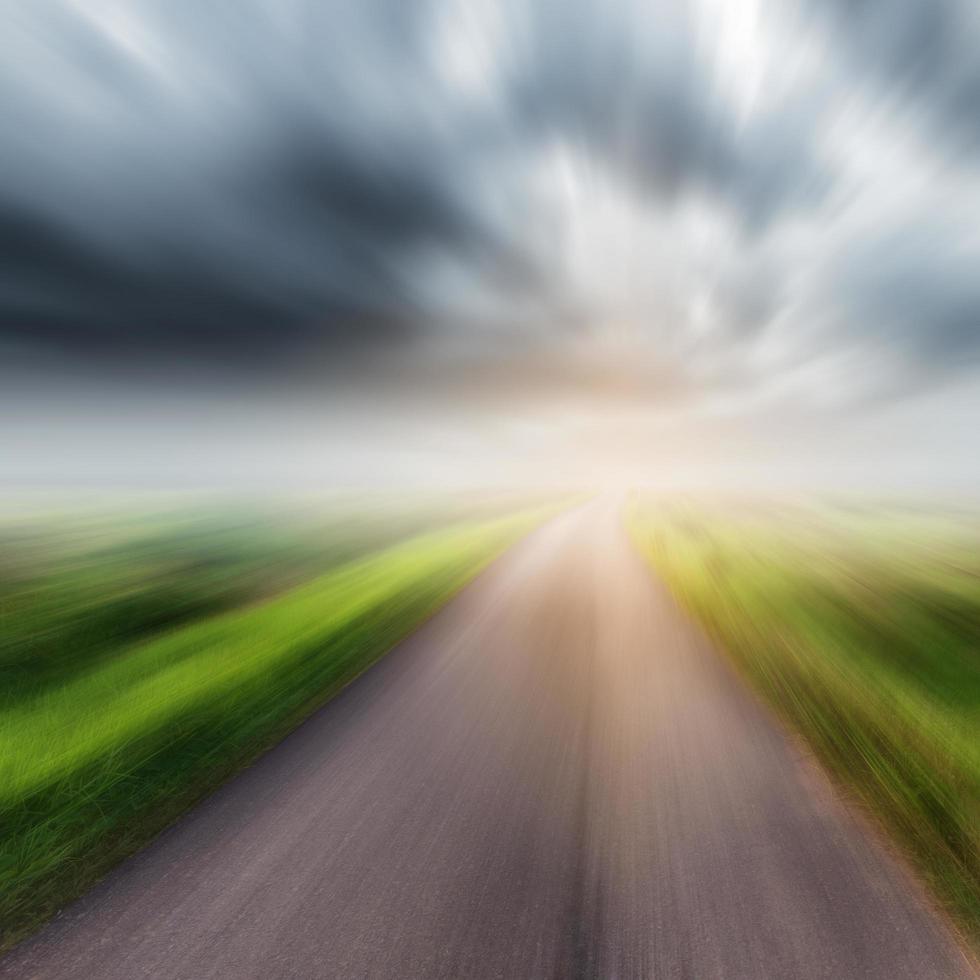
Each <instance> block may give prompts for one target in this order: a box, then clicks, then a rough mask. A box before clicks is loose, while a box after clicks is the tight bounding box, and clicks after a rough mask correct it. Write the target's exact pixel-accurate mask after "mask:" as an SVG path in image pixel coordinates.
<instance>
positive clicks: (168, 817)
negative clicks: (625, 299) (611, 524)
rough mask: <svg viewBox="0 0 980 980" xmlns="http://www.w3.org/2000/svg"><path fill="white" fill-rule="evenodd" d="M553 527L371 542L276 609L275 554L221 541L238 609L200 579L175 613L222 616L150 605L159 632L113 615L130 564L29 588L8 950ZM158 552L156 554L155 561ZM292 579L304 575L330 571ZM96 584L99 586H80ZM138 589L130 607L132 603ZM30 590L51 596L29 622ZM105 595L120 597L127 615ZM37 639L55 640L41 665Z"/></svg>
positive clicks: (13, 590) (5, 866) (16, 650)
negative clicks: (515, 550)
mask: <svg viewBox="0 0 980 980" xmlns="http://www.w3.org/2000/svg"><path fill="white" fill-rule="evenodd" d="M546 513H548V511H547V510H546V509H542V508H535V509H532V510H525V511H522V512H518V513H516V514H512V515H511V516H507V517H496V518H487V517H481V518H473V519H470V520H468V521H462V522H458V523H456V524H454V525H452V526H449V527H447V528H444V529H441V530H436V531H430V532H427V533H423V534H416V535H414V536H411V537H408V538H407V539H406V540H403V541H401V542H400V543H398V544H395V545H393V546H391V547H388V548H383V549H381V550H379V549H378V547H377V544H378V542H377V541H374V542H372V544H373V547H371V548H367V549H366V550H367V551H368V553H367V554H366V555H363V556H361V557H355V558H351V554H352V552H356V551H358V550H365V549H364V548H361V549H358V548H353V549H351V548H341V549H340V551H341V552H342V553H343V554H344V556H345V557H346V559H347V560H343V561H340V562H339V564H338V563H337V562H333V564H332V567H331V568H330V569H329V570H328V571H326V572H324V573H323V574H319V575H316V576H314V577H312V578H309V579H308V580H307V581H305V582H304V583H303V584H301V585H298V586H295V587H293V588H291V589H288V590H287V591H285V592H281V593H280V594H277V595H275V596H274V597H272V598H266V599H264V600H263V601H258V600H257V599H256V597H260V596H261V595H262V593H263V590H262V588H260V587H258V585H256V584H255V581H253V579H255V576H256V575H257V573H258V569H259V567H265V568H268V563H269V560H270V554H274V553H279V552H277V549H276V547H274V546H272V545H270V544H269V542H265V544H264V545H263V546H262V547H258V548H256V547H254V544H255V543H254V541H253V543H252V544H253V548H252V551H250V552H249V553H248V556H247V557H246V558H245V559H243V558H242V556H241V555H240V554H239V555H238V557H237V558H235V559H234V560H232V559H230V557H229V556H230V555H231V554H233V553H235V552H236V549H235V548H233V547H231V546H230V544H229V543H228V542H227V541H225V542H223V543H222V545H221V547H217V548H212V549H210V553H213V554H215V555H222V556H223V557H222V558H221V561H219V565H223V566H224V571H225V572H226V573H228V572H230V567H229V566H234V567H235V568H237V569H238V573H240V574H231V575H230V577H231V578H232V579H235V580H236V581H237V582H238V585H237V586H236V589H233V590H232V592H233V596H232V597H229V596H227V595H225V594H224V593H222V592H221V590H220V588H218V587H217V586H215V588H216V589H217V592H215V591H214V590H211V591H209V587H208V585H207V583H208V582H211V581H212V580H211V578H210V574H211V573H210V572H209V573H208V575H207V576H205V579H203V580H202V579H200V578H195V576H194V574H190V575H189V577H188V578H187V580H186V581H184V582H181V583H179V585H180V589H182V590H183V591H181V592H180V593H179V595H180V596H183V595H184V594H185V593H186V595H187V596H189V597H190V600H193V599H194V598H195V597H199V596H200V595H201V594H202V593H203V594H204V595H206V596H207V597H208V601H206V602H203V603H197V604H195V603H194V602H193V601H188V603H187V604H186V605H183V601H184V600H183V599H182V598H181V599H178V600H176V601H175V602H174V603H171V602H170V598H169V597H170V593H167V592H166V591H164V592H163V593H154V596H155V601H154V602H153V603H149V604H148V608H150V610H151V611H150V614H149V615H148V616H142V612H143V610H144V607H143V606H139V605H138V606H137V608H136V610H135V611H134V610H133V609H132V608H130V609H129V610H128V612H127V614H126V615H125V616H120V615H117V614H116V608H115V607H116V604H117V600H118V599H119V597H120V596H125V595H133V594H135V595H137V596H140V595H143V594H144V592H145V587H146V582H145V581H144V578H143V575H142V573H139V574H135V576H134V572H133V561H134V560H133V552H132V548H131V547H128V550H127V549H124V552H125V558H124V559H123V560H122V561H121V563H120V567H119V568H118V569H116V570H115V572H113V571H112V570H111V569H109V568H107V567H106V566H105V564H104V563H103V562H102V561H101V559H99V560H94V559H93V558H92V552H91V550H90V549H89V550H86V549H69V550H70V551H72V555H71V556H69V555H67V554H66V553H65V550H64V548H61V549H60V550H58V553H57V554H56V555H54V556H53V557H52V558H50V560H49V561H46V562H41V563H40V564H41V566H42V568H41V569H38V568H34V569H33V570H32V572H31V574H32V575H34V576H35V577H34V578H31V575H28V576H27V577H26V579H25V578H24V575H23V570H21V571H20V572H18V574H17V575H16V576H14V579H16V580H17V581H18V582H19V583H20V584H19V585H17V587H13V586H11V585H10V582H9V581H8V583H7V584H8V589H7V593H8V601H7V608H6V610H5V611H4V612H3V617H4V621H5V624H7V623H9V624H10V625H11V626H12V627H13V628H12V630H7V628H6V625H5V630H4V636H5V650H4V651H3V652H4V654H5V656H6V657H7V663H8V666H11V665H12V667H11V676H12V677H13V678H14V683H13V684H12V686H11V687H10V689H9V690H8V692H7V694H6V695H5V696H4V698H3V700H2V702H0V828H2V835H0V924H2V939H0V948H5V947H7V946H9V945H11V944H12V943H13V942H15V941H17V940H18V939H19V938H22V937H23V936H24V935H26V934H27V933H29V932H30V931H31V930H32V929H34V928H36V926H37V925H38V924H39V923H40V922H41V921H43V920H44V919H45V918H47V917H48V916H50V915H51V914H52V913H53V912H54V911H56V910H57V909H58V908H59V907H61V906H62V905H63V904H64V903H65V902H66V901H67V900H69V899H71V898H73V897H75V896H77V895H78V894H80V893H81V892H82V891H84V890H85V889H86V888H87V887H88V886H89V885H90V884H91V883H92V882H93V881H94V880H95V879H96V878H97V877H99V876H100V875H101V874H103V873H104V872H105V871H106V870H108V869H109V868H110V867H111V866H112V865H113V864H115V863H116V862H117V861H118V860H120V859H121V858H122V857H124V856H126V855H127V854H130V853H132V852H133V851H135V850H137V849H138V848H139V847H141V846H143V845H144V844H145V843H146V842H147V841H148V840H150V839H151V838H152V837H153V836H154V835H155V834H156V833H157V832H159V831H160V830H161V829H162V828H163V827H165V826H166V825H168V824H169V823H170V822H172V821H173V820H174V819H175V818H176V817H177V816H178V815H179V814H180V813H181V812H182V811H184V810H185V809H186V808H187V807H188V806H190V805H191V804H193V803H194V802H195V801H196V800H198V799H200V798H201V796H202V795H204V794H205V793H206V792H208V791H209V790H211V789H213V788H214V787H215V786H216V785H217V784H218V783H219V782H221V781H222V780H223V779H225V778H227V777H228V776H229V775H231V774H233V773H234V772H235V771H236V770H238V769H240V768H241V767H242V766H243V765H246V764H247V763H248V762H249V761H250V760H252V759H254V758H255V757H256V755H257V754H259V753H260V752H261V751H263V750H264V749H266V748H268V747H269V746H270V745H272V744H274V743H275V742H276V741H277V740H278V739H279V738H281V737H282V736H283V735H284V734H285V733H286V732H288V731H289V730H290V729H291V728H292V727H294V726H295V725H296V724H297V723H298V722H299V721H300V720H301V719H302V718H303V717H305V716H306V715H308V714H309V713H310V712H311V711H312V710H313V709H314V708H316V707H317V706H319V705H320V704H322V703H323V702H324V701H325V700H327V699H328V698H329V697H330V696H331V695H332V694H334V693H335V692H336V691H338V690H339V689H340V688H341V687H342V686H344V685H345V684H346V683H348V682H349V681H350V680H351V679H352V678H353V677H355V676H356V675H357V674H358V673H360V672H361V671H362V670H364V669H365V668H366V667H367V666H369V665H370V664H371V663H372V662H374V661H375V660H376V659H377V658H378V657H379V656H381V655H382V654H384V653H385V652H386V651H387V650H388V649H390V648H391V646H392V645H393V644H394V643H395V642H397V640H398V639H400V638H401V637H403V636H404V635H405V634H406V633H407V632H409V631H410V630H412V629H413V628H414V627H416V626H417V625H419V624H420V623H421V622H422V621H423V620H424V619H425V618H426V617H427V616H429V615H430V614H431V613H432V612H433V611H434V610H435V609H436V608H437V607H438V606H439V605H440V604H442V603H443V602H444V601H445V600H446V599H447V598H448V597H449V596H450V595H451V594H452V593H453V592H454V591H455V590H457V589H458V588H459V587H460V586H461V585H462V584H463V583H465V582H466V581H467V580H468V579H469V578H471V577H472V576H473V575H474V574H476V572H477V571H479V570H480V569H481V568H482V567H483V566H484V565H485V564H486V563H487V562H488V561H489V560H491V559H492V558H493V557H494V556H495V555H497V554H498V553H499V552H500V551H501V550H502V549H503V548H504V547H506V546H507V545H508V544H509V543H511V542H512V541H513V540H515V538H516V537H518V536H519V535H520V534H522V533H524V532H525V531H526V530H528V529H529V528H530V527H531V526H533V524H535V523H536V522H538V521H540V520H541V519H542V518H543V517H544V516H545V515H546ZM393 534H394V532H393V531H392V530H391V529H389V537H391V536H392V535H393ZM250 535H251V532H249V534H248V535H246V537H250ZM105 537H106V534H105V532H104V530H103V532H101V533H100V534H98V535H96V538H97V539H98V540H100V541H104V539H105ZM327 537H328V538H329V535H328V536H327ZM354 537H355V538H356V537H357V535H354ZM361 537H362V538H364V537H365V535H363V534H362V535H361ZM165 538H166V540H167V541H171V540H172V539H171V537H170V536H169V535H165ZM124 539H125V540H130V538H127V537H126V536H124ZM307 539H308V537H307ZM233 540H235V541H236V542H238V543H239V544H241V541H242V539H241V535H234V536H233ZM312 540H313V542H314V545H315V543H316V539H315V537H314V538H313V539H312ZM321 544H322V542H321ZM185 545H186V542H185ZM270 548H271V552H270V550H269V549H270ZM35 550H36V549H35ZM101 550H104V549H100V551H101ZM110 550H112V549H110ZM163 550H166V549H163ZM175 550H176V552H177V553H179V554H184V553H185V551H186V548H185V547H184V546H181V547H177V548H176V549H175ZM205 550H208V549H205ZM160 551H161V549H160V547H158V546H154V547H153V548H151V549H150V552H151V554H152V555H153V556H155V557H154V561H156V558H157V557H158V556H159V554H160ZM281 551H282V549H280V552H281ZM300 551H301V553H303V554H305V552H304V551H303V549H300ZM285 552H286V557H288V558H289V559H290V561H291V560H292V559H295V558H296V555H295V554H294V553H293V550H292V549H291V548H286V549H285ZM78 555H81V556H83V557H82V558H78ZM280 557H281V558H282V557H283V555H282V554H280ZM306 557H307V558H309V557H310V556H308V555H307V556H306ZM76 559H77V563H78V567H77V568H74V567H73V562H74V561H76ZM284 560H285V559H284ZM243 561H244V566H243V565H242V562H243ZM290 561H286V564H287V566H289V568H290V569H291V571H290V574H293V575H300V574H301V573H300V570H299V566H302V567H303V568H306V569H309V568H310V567H315V565H316V561H325V562H326V563H327V564H328V565H329V564H331V560H330V559H323V558H319V559H316V560H314V561H313V563H312V565H310V564H304V562H302V561H301V562H299V565H296V563H295V562H294V563H293V564H290ZM29 564H30V563H29ZM34 564H35V565H36V564H37V562H36V561H35V562H34ZM110 565H111V562H110ZM86 568H89V570H90V571H92V572H93V574H94V578H95V581H94V583H91V582H90V583H85V582H84V581H82V582H76V581H75V579H74V577H73V576H75V575H76V574H77V575H80V576H82V577H83V578H84V573H85V570H86ZM243 568H244V570H243ZM246 571H247V572H248V574H245V572H246ZM45 575H46V576H47V578H45V577H44V576H45ZM18 576H19V577H18ZM134 577H135V580H136V582H137V584H136V585H135V586H133V588H132V589H130V590H129V591H128V592H127V588H126V587H122V586H120V584H119V583H120V580H121V581H123V582H124V583H125V582H129V583H130V585H132V580H133V578H134ZM220 577H221V576H220V575H219V576H218V578H220ZM288 577H289V576H286V578H287V579H288ZM165 578H166V577H165ZM273 578H276V579H277V580H278V578H279V577H278V576H277V575H274V576H273ZM25 581H27V582H33V583H35V586H34V591H35V592H36V591H37V590H38V589H40V588H41V583H44V584H45V585H46V590H47V591H45V590H44V589H41V591H42V592H43V593H44V594H42V595H38V596H36V598H35V599H34V601H33V604H32V601H31V599H30V597H31V595H32V592H31V589H30V588H28V587H26V586H25V585H24V582H25ZM243 583H251V585H249V586H248V587H246V586H245V585H244V584H243ZM151 591H152V590H151ZM48 593H50V594H48ZM93 595H96V596H97V595H109V596H111V597H112V599H111V600H110V602H109V603H108V605H110V606H112V607H113V614H112V615H108V614H106V613H105V611H104V606H105V605H106V604H105V603H102V604H100V603H98V602H95V603H93V601H92V599H93ZM10 596H15V597H18V598H16V601H13V600H11V599H10ZM216 597H217V598H216ZM247 600H251V601H247ZM228 605H231V606H233V607H236V608H231V609H230V610H228V611H223V612H221V611H219V612H217V613H216V612H215V610H216V609H218V610H220V609H222V608H225V606H228ZM188 606H189V608H188ZM175 607H180V612H179V614H175V613H174V609H175ZM53 610H54V611H55V612H53ZM120 623H123V624H125V625H124V626H120ZM30 624H34V625H35V628H36V629H40V630H41V633H42V635H41V636H40V637H37V636H35V637H34V641H33V642H34V643H35V651H36V652H37V659H36V661H35V662H34V663H32V662H31V659H30V654H31V629H30ZM45 630H46V631H47V632H45ZM100 631H101V632H100ZM49 634H50V635H49ZM154 634H155V635H154ZM51 635H53V636H54V637H55V640H54V641H50V640H51ZM146 636H149V638H145V637H146ZM134 637H137V638H134ZM65 644H68V646H67V647H66V646H65ZM72 645H74V646H72ZM32 670H33V674H34V680H35V681H36V683H34V684H33V685H32V684H31V683H30V681H31V675H32Z"/></svg>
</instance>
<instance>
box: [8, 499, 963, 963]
mask: <svg viewBox="0 0 980 980" xmlns="http://www.w3.org/2000/svg"><path fill="white" fill-rule="evenodd" d="M968 976H973V974H972V973H971V971H970V968H969V966H968V965H967V962H966V960H965V959H964V958H963V957H962V956H961V954H960V953H959V952H958V951H957V948H956V946H955V944H954V943H953V941H952V939H951V938H950V936H949V935H948V934H947V932H946V931H945V928H944V927H943V926H942V925H941V924H940V923H939V921H938V920H937V919H936V917H935V916H934V915H933V914H932V913H931V912H929V911H928V910H927V909H926V906H925V903H924V901H923V898H922V895H921V893H920V891H919V889H918V888H917V886H915V885H914V884H913V883H912V882H911V880H910V878H909V876H908V875H907V873H906V872H905V871H904V870H903V869H901V868H900V867H899V866H898V864H897V863H896V862H895V861H894V860H893V859H892V858H891V857H889V855H888V854H887V853H886V851H885V849H884V848H883V847H881V846H880V845H879V844H878V843H876V842H874V841H873V840H872V839H871V836H870V835H869V833H868V831H867V829H866V828H865V827H864V826H863V824H862V823H861V822H860V821H858V820H856V819H855V818H854V817H852V815H851V814H850V813H849V812H848V810H847V809H846V808H845V807H844V806H843V805H842V804H841V803H840V802H839V801H838V800H837V799H836V797H835V795H834V794H833V793H832V792H831V791H830V789H829V788H828V786H827V784H826V782H825V781H824V779H823V778H822V777H821V776H820V775H819V774H818V773H817V772H816V771H815V769H814V768H813V766H812V765H811V764H810V763H809V762H808V761H807V760H806V758H804V757H803V756H802V754H801V752H800V751H799V750H798V749H797V748H796V747H795V745H794V743H793V742H792V741H791V740H790V739H789V738H788V737H787V736H786V735H785V734H784V733H783V732H782V731H781V730H780V728H779V726H778V725H777V724H776V723H775V722H774V721H773V720H772V718H771V717H770V716H769V714H768V713H767V711H766V710H765V709H763V708H762V707H761V706H760V705H759V704H758V703H757V702H756V701H755V699H754V698H753V697H752V696H751V695H749V694H748V693H747V692H746V691H745V690H744V689H743V687H742V685H741V684H740V683H739V681H738V680H737V679H736V678H735V677H734V675H733V674H732V672H731V670H730V669H729V667H728V666H727V664H726V662H725V661H724V660H723V659H722V658H721V657H720V656H719V655H718V654H717V653H716V652H715V651H714V650H712V648H711V646H710V645H709V644H708V643H707V642H706V641H705V639H704V638H703V637H702V636H701V634H700V633H699V632H698V630H696V629H695V628H694V627H693V626H692V625H691V624H690V623H689V622H688V621H687V620H686V619H685V618H684V616H683V615H682V614H681V613H680V612H679V610H678V609H677V608H676V606H675V605H674V604H673V602H672V601H671V600H670V598H669V597H668V595H667V594H666V592H665V590H664V588H663V587H662V586H661V585H660V584H658V583H657V582H656V581H655V580H654V579H653V577H652V576H651V574H650V572H649V570H648V569H647V567H646V566H645V565H644V564H643V563H642V561H641V560H640V558H639V557H638V556H637V555H636V554H635V552H634V551H633V550H632V548H631V546H630V544H629V542H628V540H627V538H626V535H625V533H624V532H623V530H622V528H621V526H620V522H619V518H618V515H617V511H616V508H615V507H612V506H609V505H607V504H604V503H598V504H592V505H589V506H587V507H584V508H581V509H579V510H577V511H573V512H571V513H569V514H566V515H563V516H561V517H559V518H557V519H556V520H554V521H552V522H551V523H550V524H548V525H546V526H545V527H543V528H541V529H540V530H538V531H537V532H535V533H534V534H532V535H531V536H530V537H528V538H527V539H526V540H525V541H524V542H522V543H521V544H520V545H518V546H517V547H515V548H514V549H513V550H512V551H511V552H510V553H508V554H507V555H505V556H504V557H503V558H502V559H500V560H499V561H498V562H496V563H495V564H494V565H493V566H491V568H490V569H489V570H488V571H487V572H485V573H484V574H483V575H482V576H480V578H479V579H477V580H476V581H475V582H474V583H473V584H472V585H471V586H470V587H469V588H467V589H466V590H464V591H463V592H462V593H461V594H460V595H459V596H458V597H457V598H456V599H455V600H454V601H453V602H452V603H450V604H449V605H448V606H447V607H446V608H445V609H443V610H442V611H441V612H440V613H439V614H438V615H437V616H436V617H435V618H434V619H432V620H431V621H430V622H429V623H428V624H427V625H426V626H425V627H424V628H423V629H421V630H420V631H419V632H417V633H416V634H415V635H414V636H412V637H410V638H409V639H408V640H406V641H405V642H403V643H402V644H401V645H400V646H399V647H398V648H397V649H396V650H394V651H393V652H392V653H391V654H390V655H389V656H388V657H387V658H385V659H384V660H383V661H382V662H381V663H379V664H378V665H377V666H375V667H374V668H373V669H372V670H370V671H369V672H368V673H367V674H365V675H364V676H362V677H361V678H360V679H359V680H358V681H357V682H355V683H354V684H352V685H351V686H350V687H348V688H347V689H346V690H345V691H344V692H343V693H342V694H341V695H340V696H339V697H338V698H336V699H335V700H334V701H333V702H331V703H330V704H329V705H328V706H327V707H326V708H324V709H323V710H321V711H320V712H319V713H318V714H316V715H315V716H314V717H312V718H311V719H310V720H309V721H308V722H307V723H306V724H304V725H303V726H301V727H300V728H299V729H297V731H295V732H294V733H293V734H292V735H291V736H290V737H289V738H287V739H286V740H285V741H284V742H283V743H282V744H280V745H279V746H278V747H277V748H276V749H274V750H273V751H271V752H269V753H268V754H267V755H266V756H264V757H263V758H262V759H261V760H260V761H259V762H258V763H257V764H256V765H254V766H253V767H252V768H251V769H249V770H248V771H246V772H245V773H243V774H242V775H240V776H239V777H238V778H236V779H235V780H233V781H232V782H230V783H229V784H227V785H226V786H224V787H223V788H222V789H221V790H219V791H218V792H217V793H215V794H214V795H213V796H212V797H211V798H209V799H208V800H207V801H206V802H205V803H204V804H203V805H201V806H200V807H198V808H197V809H196V810H194V811H193V812H192V813H190V814H188V815H187V816H186V817H185V818H184V819H183V820H182V821H180V822H179V823H178V824H177V825H176V826H175V827H173V828H172V829H171V830H170V831H168V832H167V833H165V834H163V835H162V836H161V837H160V838H158V839H157V841H156V842H155V843H154V844H153V845H152V846H150V847H149V848H148V849H147V850H145V851H144V852H142V853H141V854H139V855H138V856H136V857H135V858H133V859H131V860H130V861H128V862H126V863H125V864H124V865H123V866H121V867H120V868H118V869H117V870H116V871H115V872H114V873H113V874H111V875H110V876H109V877H108V878H107V879H105V880H104V881H103V882H102V883H101V884H100V885H98V886H97V887H96V888H95V889H94V890H93V891H91V892H90V893H89V894H88V895H87V896H86V897H85V898H83V899H82V900H81V901H79V902H77V903H76V904H75V905H73V906H72V907H71V908H69V909H68V910H67V911H66V912H65V913H64V914H63V915H62V916H61V917H59V918H58V919H57V920H55V921H54V922H53V923H52V924H51V925H49V926H48V927H47V928H46V929H45V930H44V931H43V932H42V933H40V934H39V936H37V937H36V938H35V939H34V940H33V941H31V942H29V943H27V944H24V945H22V946H21V947H19V948H18V949H16V950H15V951H14V952H13V953H12V954H11V955H10V956H9V957H8V958H7V959H6V960H4V961H3V963H2V964H0V977H4V978H12V977H17V978H28V977H39V978H41V977H43V978H45V980H58V978H66V980H67V978H69V977H70V978H78V977H93V978H99V980H137V978H143V977H148V978H150V977H151V978H153V980H166V978H181V980H204V978H210V977H215V978H222V980H226V978H227V980H247V978H256V980H258V978H261V980H272V978H277V977H289V978H316V977H328V978H334V977H336V978H359V977H379V978H395V980H410V978H467V980H479V978H491V977H492V978H502V980H513V978H525V977H528V978H530V977H534V978H537V977H541V978H587V977H596V978H632V977H652V978H664V980H666V978H677V980H710V978H716V977H717V978H720V977H725V978H746V980H762V978H767V977H772V978H779V980H787V978H796V977H799V978H806V980H816V978H822V977H826V978H829V980H846V978H851V977H854V978H862V980H868V978H881V980H899V978H903V977H907V978H910V980H930V978H937V980H940V978H941V980H952V978H956V977H968Z"/></svg>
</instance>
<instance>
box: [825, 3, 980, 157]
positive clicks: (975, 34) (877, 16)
mask: <svg viewBox="0 0 980 980" xmlns="http://www.w3.org/2000/svg"><path fill="white" fill-rule="evenodd" d="M809 6H810V8H811V9H813V10H814V11H815V12H816V13H817V14H819V15H824V16H826V17H828V18H829V20H830V21H831V23H832V24H833V25H834V27H835V28H836V37H837V38H838V40H839V43H840V47H841V48H842V49H843V50H845V51H846V52H848V54H849V56H850V65H851V70H852V71H854V72H856V73H858V74H861V75H865V76H867V75H869V74H870V75H871V76H872V77H873V78H874V79H875V80H876V81H877V82H878V83H879V85H880V86H881V87H882V88H883V90H884V92H885V94H887V95H888V96H890V97H892V98H894V99H895V100H896V101H897V102H899V103H901V104H902V105H903V106H905V107H906V108H908V107H915V108H917V109H920V110H923V111H924V112H925V113H926V115H927V117H928V119H929V120H930V126H929V129H931V131H932V132H933V133H939V134H940V135H941V136H943V137H944V138H945V139H946V140H947V141H948V142H949V143H950V144H951V145H952V146H953V147H954V148H955V149H956V150H958V151H966V152H970V153H980V57H978V45H980V7H978V6H977V4H976V3H975V0H809Z"/></svg>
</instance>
